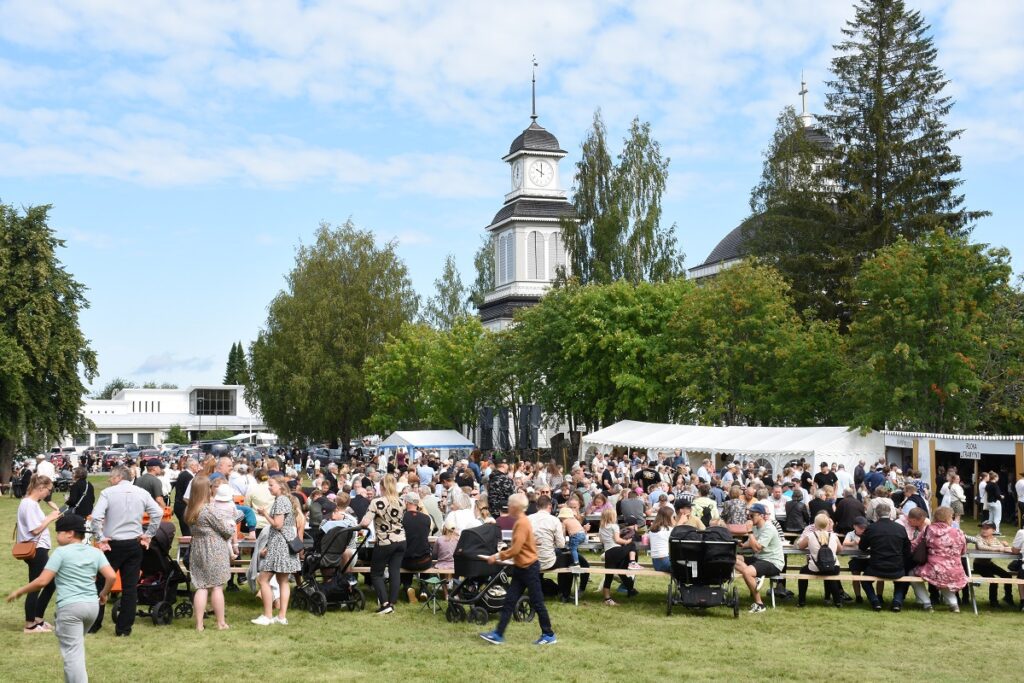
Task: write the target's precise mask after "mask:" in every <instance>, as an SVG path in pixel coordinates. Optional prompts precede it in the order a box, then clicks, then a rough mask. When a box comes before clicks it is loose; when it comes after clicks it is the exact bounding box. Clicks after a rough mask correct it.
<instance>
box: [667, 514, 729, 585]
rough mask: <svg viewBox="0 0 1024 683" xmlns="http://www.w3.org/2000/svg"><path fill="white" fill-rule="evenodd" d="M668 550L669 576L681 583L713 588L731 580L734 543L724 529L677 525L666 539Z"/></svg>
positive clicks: (727, 531)
mask: <svg viewBox="0 0 1024 683" xmlns="http://www.w3.org/2000/svg"><path fill="white" fill-rule="evenodd" d="M668 548H669V558H670V559H671V561H672V576H674V577H675V579H676V581H678V582H679V583H681V584H696V585H715V584H720V583H723V582H725V581H729V580H731V578H732V572H733V568H734V566H735V564H736V540H735V539H733V537H732V534H731V533H730V532H729V530H728V529H726V528H724V527H709V528H708V529H705V530H704V531H699V530H697V529H695V528H694V527H691V526H687V525H682V526H677V527H675V528H674V529H672V533H671V535H670V536H669V541H668Z"/></svg>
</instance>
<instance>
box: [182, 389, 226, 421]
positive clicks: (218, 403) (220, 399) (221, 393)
mask: <svg viewBox="0 0 1024 683" xmlns="http://www.w3.org/2000/svg"><path fill="white" fill-rule="evenodd" d="M190 402H191V404H192V405H191V407H192V413H193V414H194V415H234V414H235V391H234V390H233V389H195V390H194V391H193V392H192V397H191V401H190Z"/></svg>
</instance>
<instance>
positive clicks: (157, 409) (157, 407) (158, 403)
mask: <svg viewBox="0 0 1024 683" xmlns="http://www.w3.org/2000/svg"><path fill="white" fill-rule="evenodd" d="M156 412H158V413H159V412H160V401H157V402H156Z"/></svg>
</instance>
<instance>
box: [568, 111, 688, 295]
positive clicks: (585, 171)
mask: <svg viewBox="0 0 1024 683" xmlns="http://www.w3.org/2000/svg"><path fill="white" fill-rule="evenodd" d="M607 137H608V131H607V129H606V128H605V125H604V120H603V119H602V118H601V111H600V110H598V111H596V112H594V121H593V124H592V125H591V130H590V133H589V134H588V135H587V137H586V139H585V140H584V141H583V145H582V154H581V157H580V160H579V161H578V162H576V179H575V182H574V187H573V206H574V207H575V209H576V218H575V219H563V220H562V222H561V227H562V237H563V240H564V242H565V248H566V251H567V253H568V254H569V258H570V264H571V265H570V267H571V271H570V275H571V276H572V278H573V279H574V280H576V281H578V282H580V283H583V284H586V283H589V282H598V283H609V282H613V281H615V280H620V279H625V280H628V281H629V282H632V283H633V284H637V283H639V282H653V281H659V280H666V279H669V278H671V277H673V276H675V275H678V274H679V273H680V272H681V271H682V262H683V255H682V254H681V253H679V252H678V248H677V243H676V237H675V227H676V226H675V225H674V224H673V225H672V226H670V227H665V226H663V225H662V224H661V198H662V195H663V194H664V192H665V183H666V181H667V180H668V165H669V159H668V157H664V156H662V153H661V145H660V144H659V143H658V142H657V140H654V139H653V138H652V137H651V125H650V124H649V123H641V122H640V120H639V119H638V118H634V119H633V122H632V124H631V125H630V129H629V134H628V135H627V136H626V138H625V140H624V141H623V148H622V152H621V153H620V154H619V156H618V164H615V163H613V162H612V158H611V154H610V152H609V150H608V142H607ZM564 275H565V274H564V273H563V274H562V277H563V278H564Z"/></svg>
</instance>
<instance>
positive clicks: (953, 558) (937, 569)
mask: <svg viewBox="0 0 1024 683" xmlns="http://www.w3.org/2000/svg"><path fill="white" fill-rule="evenodd" d="M952 521H953V509H952V508H948V507H940V508H938V509H937V510H936V511H935V512H934V513H933V515H932V523H931V524H929V525H928V526H927V527H925V530H924V532H923V533H920V534H918V536H917V538H916V539H914V541H913V543H912V544H911V547H912V548H913V549H916V548H917V546H919V545H920V544H921V543H927V544H928V561H927V562H925V563H924V564H922V565H920V566H918V567H916V568H915V569H914V571H913V573H914V575H915V576H920V577H921V578H922V579H924V580H925V581H927V582H928V584H930V585H932V586H935V587H936V588H938V589H939V590H940V591H941V592H942V599H943V600H944V601H945V602H946V604H947V605H949V609H950V611H952V612H959V611H960V607H959V606H958V605H957V601H956V594H957V592H958V591H960V590H962V589H963V587H964V586H966V585H967V574H966V573H965V572H964V567H963V564H962V563H961V562H960V558H961V556H962V555H963V554H964V551H966V550H967V539H966V538H965V537H964V534H963V532H962V531H960V530H959V529H956V528H954V527H952V526H950V523H951V522H952ZM913 586H914V594H915V595H916V596H917V600H918V602H920V603H921V604H923V605H925V606H929V605H930V604H931V601H930V599H929V597H928V589H927V588H925V586H923V585H921V584H920V583H915V584H913Z"/></svg>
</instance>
